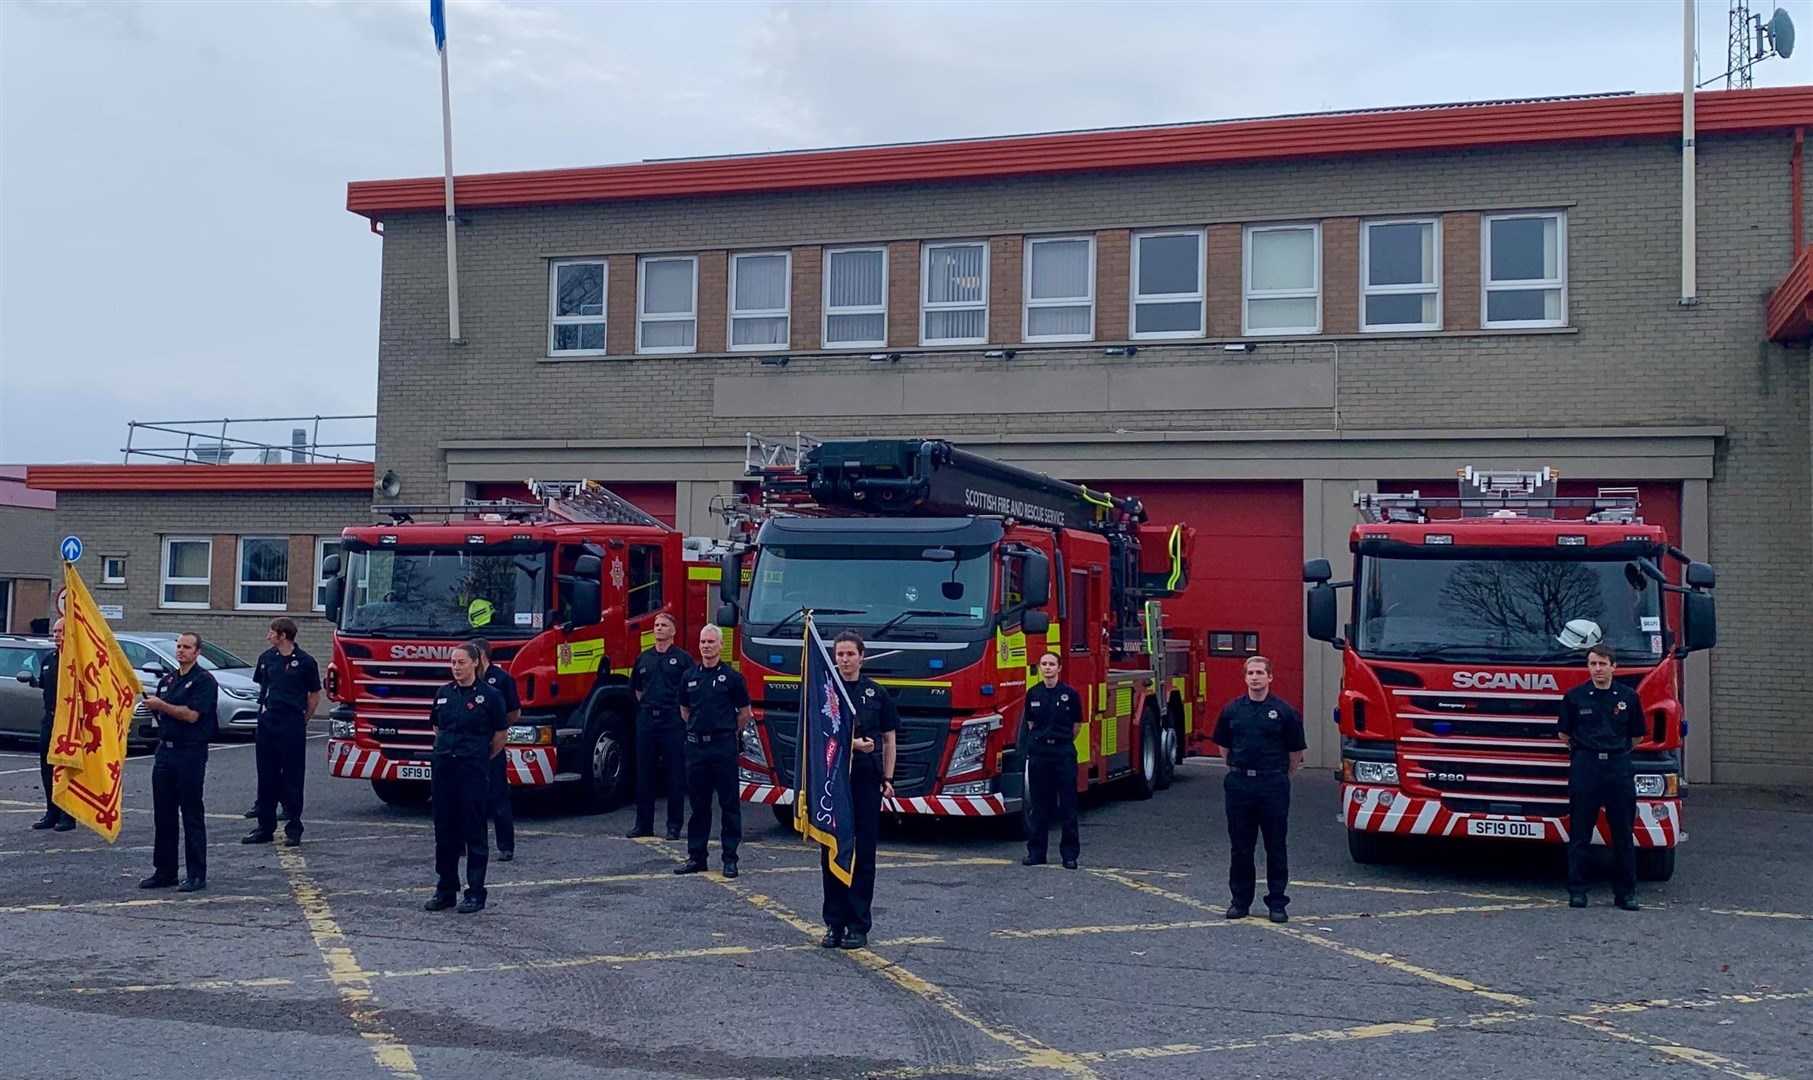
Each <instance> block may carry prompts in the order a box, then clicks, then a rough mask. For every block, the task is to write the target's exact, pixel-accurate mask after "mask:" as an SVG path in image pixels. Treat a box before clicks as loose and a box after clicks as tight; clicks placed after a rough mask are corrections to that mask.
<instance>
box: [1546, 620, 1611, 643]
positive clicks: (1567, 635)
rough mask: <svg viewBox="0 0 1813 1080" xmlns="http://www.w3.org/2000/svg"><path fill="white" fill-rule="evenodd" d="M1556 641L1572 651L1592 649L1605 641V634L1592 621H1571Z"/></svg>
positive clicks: (1563, 628)
mask: <svg viewBox="0 0 1813 1080" xmlns="http://www.w3.org/2000/svg"><path fill="white" fill-rule="evenodd" d="M1555 640H1556V641H1559V642H1561V644H1563V645H1565V646H1566V647H1568V648H1570V649H1590V648H1592V647H1593V646H1594V645H1597V644H1599V643H1600V642H1601V641H1604V640H1605V634H1604V632H1603V631H1601V630H1600V629H1599V624H1598V623H1596V622H1594V621H1593V620H1591V619H1570V620H1569V621H1568V624H1567V625H1566V626H1564V627H1562V628H1561V633H1560V634H1558V635H1556V637H1555Z"/></svg>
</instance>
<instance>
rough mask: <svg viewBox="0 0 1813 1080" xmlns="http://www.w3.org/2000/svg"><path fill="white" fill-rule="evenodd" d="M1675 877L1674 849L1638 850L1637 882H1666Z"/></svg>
mask: <svg viewBox="0 0 1813 1080" xmlns="http://www.w3.org/2000/svg"><path fill="white" fill-rule="evenodd" d="M1674 876H1675V849H1674V848H1671V847H1661V848H1638V849H1637V880H1638V881H1667V880H1668V879H1669V878H1672V877H1674Z"/></svg>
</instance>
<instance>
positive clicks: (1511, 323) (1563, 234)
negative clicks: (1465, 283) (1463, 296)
mask: <svg viewBox="0 0 1813 1080" xmlns="http://www.w3.org/2000/svg"><path fill="white" fill-rule="evenodd" d="M1532 218H1554V219H1555V271H1556V273H1557V274H1558V275H1559V277H1556V278H1521V279H1519V280H1517V281H1511V282H1504V283H1502V284H1495V283H1494V282H1493V281H1492V223H1493V222H1495V221H1517V220H1524V219H1532ZM1551 289H1553V290H1557V291H1559V292H1560V294H1561V317H1560V318H1559V319H1507V320H1501V321H1499V322H1493V321H1491V320H1490V319H1488V318H1487V317H1486V314H1487V311H1488V309H1489V306H1490V301H1491V299H1492V293H1493V292H1495V291H1496V292H1513V291H1515V292H1534V291H1537V290H1542V291H1544V292H1546V291H1548V290H1551ZM1479 325H1480V328H1481V329H1484V330H1539V329H1549V328H1552V327H1558V326H1566V325H1568V287H1567V211H1566V210H1507V211H1505V212H1503V213H1498V214H1481V215H1480V216H1479Z"/></svg>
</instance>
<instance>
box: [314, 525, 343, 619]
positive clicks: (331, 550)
mask: <svg viewBox="0 0 1813 1080" xmlns="http://www.w3.org/2000/svg"><path fill="white" fill-rule="evenodd" d="M341 550H342V549H341V547H340V541H339V540H338V539H337V538H334V539H330V538H328V537H325V536H323V537H321V538H320V539H318V540H316V541H315V610H316V611H326V610H327V575H326V574H324V573H322V571H321V565H322V564H323V563H325V562H327V557H328V556H329V555H338V554H340V552H341Z"/></svg>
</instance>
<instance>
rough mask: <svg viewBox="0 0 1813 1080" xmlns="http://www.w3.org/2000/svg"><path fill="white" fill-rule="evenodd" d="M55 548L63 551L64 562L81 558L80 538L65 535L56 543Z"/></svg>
mask: <svg viewBox="0 0 1813 1080" xmlns="http://www.w3.org/2000/svg"><path fill="white" fill-rule="evenodd" d="M57 550H58V551H61V552H62V553H63V561H64V562H76V561H78V560H80V559H81V558H82V538H81V537H79V536H65V537H64V538H63V542H62V543H61V544H58V545H57Z"/></svg>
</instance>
